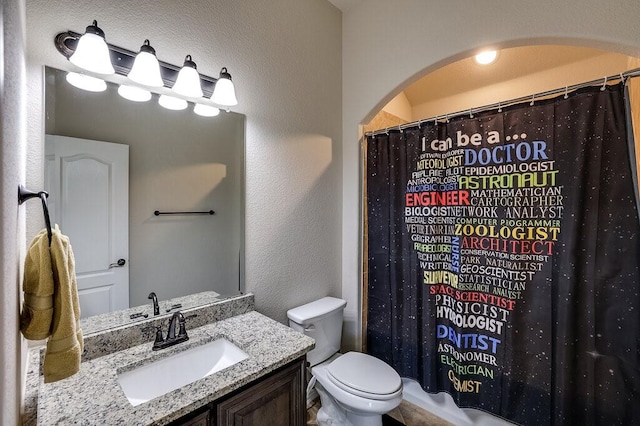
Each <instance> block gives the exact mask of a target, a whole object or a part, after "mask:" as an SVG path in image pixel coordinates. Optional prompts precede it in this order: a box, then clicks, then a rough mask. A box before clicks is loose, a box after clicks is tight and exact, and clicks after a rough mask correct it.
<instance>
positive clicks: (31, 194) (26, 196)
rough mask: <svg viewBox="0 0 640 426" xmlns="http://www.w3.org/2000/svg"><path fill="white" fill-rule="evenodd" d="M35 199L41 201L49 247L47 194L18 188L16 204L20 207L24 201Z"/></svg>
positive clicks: (21, 187) (49, 227) (49, 226)
mask: <svg viewBox="0 0 640 426" xmlns="http://www.w3.org/2000/svg"><path fill="white" fill-rule="evenodd" d="M36 197H37V198H40V199H41V200H42V210H43V212H44V223H45V225H46V226H47V237H49V246H51V235H52V233H51V219H50V217H49V207H48V206H47V197H49V193H48V192H47V191H38V192H35V191H30V190H28V189H26V188H25V187H24V186H22V185H19V186H18V204H20V205H22V203H24V202H25V201H27V200H30V199H32V198H36Z"/></svg>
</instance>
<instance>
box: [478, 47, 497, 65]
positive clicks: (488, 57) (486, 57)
mask: <svg viewBox="0 0 640 426" xmlns="http://www.w3.org/2000/svg"><path fill="white" fill-rule="evenodd" d="M497 57H498V52H496V51H495V50H487V51H484V52H480V53H478V54H477V55H476V62H477V63H479V64H480V65H489V64H490V63H491V62H493V61H495V60H496V58H497Z"/></svg>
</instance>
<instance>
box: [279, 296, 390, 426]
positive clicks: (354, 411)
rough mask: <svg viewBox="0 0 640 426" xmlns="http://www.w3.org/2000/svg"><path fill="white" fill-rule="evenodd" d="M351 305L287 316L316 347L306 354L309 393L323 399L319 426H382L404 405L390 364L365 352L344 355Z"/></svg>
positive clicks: (325, 303) (307, 308) (326, 303)
mask: <svg viewBox="0 0 640 426" xmlns="http://www.w3.org/2000/svg"><path fill="white" fill-rule="evenodd" d="M346 304H347V302H346V301H345V300H342V299H338V298H335V297H324V298H322V299H319V300H316V301H314V302H311V303H307V304H306V305H302V306H299V307H297V308H293V309H290V310H289V311H287V317H288V318H289V327H291V328H293V329H294V330H297V331H299V332H301V333H304V334H306V335H308V336H309V337H312V338H313V339H315V341H316V346H315V348H314V349H313V350H311V351H310V352H309V353H307V361H308V362H309V364H310V366H311V374H312V378H311V382H310V383H309V385H310V387H313V386H314V385H315V390H316V391H317V392H318V394H319V395H320V401H321V404H322V407H321V408H320V410H319V411H318V418H317V419H318V425H320V426H326V425H332V426H338V425H340V426H342V425H345V426H382V415H383V414H385V413H387V412H389V411H391V410H393V409H394V408H396V407H397V406H398V405H399V404H400V402H401V401H402V381H401V379H400V376H399V375H398V373H397V372H396V371H395V370H394V369H393V368H391V366H389V365H388V364H386V363H385V362H383V361H381V360H379V359H378V358H375V357H373V356H371V355H367V354H363V353H360V352H348V353H346V354H339V353H338V351H339V350H340V339H341V337H342V318H343V311H344V308H345V306H346Z"/></svg>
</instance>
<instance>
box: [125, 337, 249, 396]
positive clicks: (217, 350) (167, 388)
mask: <svg viewBox="0 0 640 426" xmlns="http://www.w3.org/2000/svg"><path fill="white" fill-rule="evenodd" d="M248 357H249V356H248V355H247V354H246V353H244V352H243V351H242V350H241V349H240V348H238V347H237V346H236V345H234V344H233V343H231V342H229V341H228V340H226V339H223V338H221V339H217V340H214V341H212V342H209V343H206V344H204V345H201V346H196V347H194V348H191V349H188V350H186V351H183V352H179V353H177V354H175V355H172V356H169V357H166V358H162V359H160V360H158V361H154V362H152V363H149V364H144V365H141V366H140V367H137V368H135V369H133V370H129V371H125V372H122V373H119V374H118V383H120V386H121V387H122V390H123V391H124V394H125V395H126V396H127V399H128V400H129V402H130V403H131V405H133V406H136V405H140V404H142V403H144V402H147V401H149V400H152V399H153V398H157V397H159V396H161V395H164V394H165V393H167V392H171V391H172V390H175V389H179V388H181V387H183V386H186V385H188V384H189V383H193V382H195V381H197V380H200V379H202V378H204V377H207V376H209V375H211V374H213V373H216V372H218V371H220V370H223V369H225V368H227V367H230V366H232V365H234V364H236V363H238V362H240V361H242V360H244V359H247V358H248Z"/></svg>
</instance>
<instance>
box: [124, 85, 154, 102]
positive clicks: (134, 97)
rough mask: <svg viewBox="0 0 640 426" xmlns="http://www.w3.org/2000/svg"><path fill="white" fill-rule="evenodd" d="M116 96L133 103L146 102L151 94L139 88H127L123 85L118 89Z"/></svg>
mask: <svg viewBox="0 0 640 426" xmlns="http://www.w3.org/2000/svg"><path fill="white" fill-rule="evenodd" d="M118 94H119V95H120V96H122V97H123V98H125V99H128V100H130V101H133V102H147V101H148V100H149V99H151V92H149V91H148V90H144V89H142V88H140V87H135V86H127V85H125V84H123V85H122V86H120V87H118Z"/></svg>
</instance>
